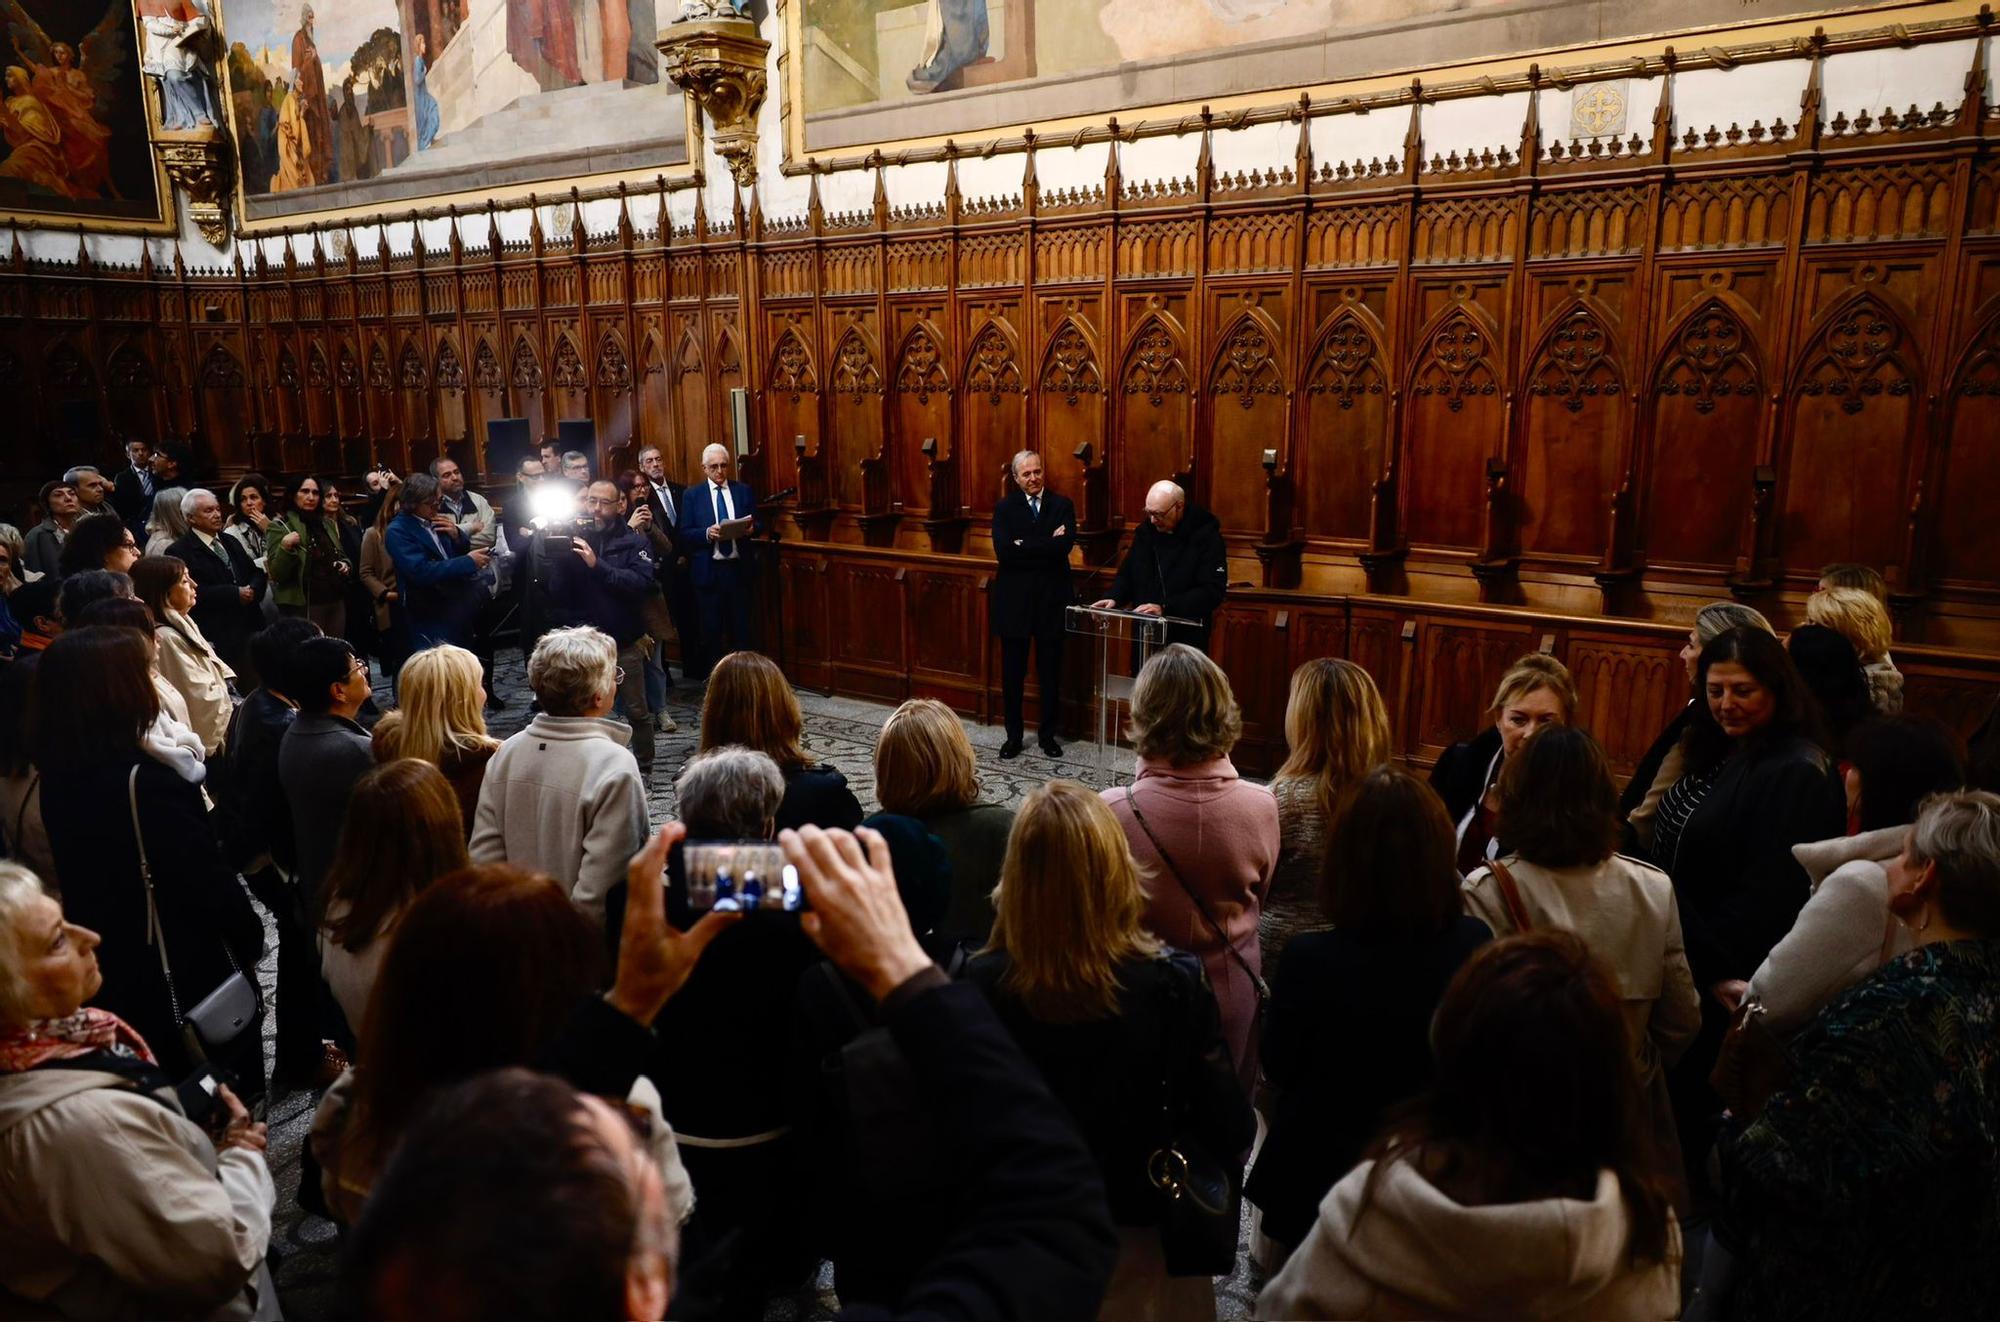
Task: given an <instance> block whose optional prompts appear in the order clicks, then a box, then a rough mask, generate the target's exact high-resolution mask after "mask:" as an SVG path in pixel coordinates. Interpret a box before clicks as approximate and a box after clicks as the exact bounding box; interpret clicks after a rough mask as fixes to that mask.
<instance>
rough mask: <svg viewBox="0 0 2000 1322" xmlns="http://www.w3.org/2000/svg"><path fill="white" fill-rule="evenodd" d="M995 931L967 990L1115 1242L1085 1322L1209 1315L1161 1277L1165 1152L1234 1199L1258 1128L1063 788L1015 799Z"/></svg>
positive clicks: (1097, 819)
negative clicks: (1062, 1113)
mask: <svg viewBox="0 0 2000 1322" xmlns="http://www.w3.org/2000/svg"><path fill="white" fill-rule="evenodd" d="M995 894H996V903H997V906H998V910H999V912H998V915H997V917H996V919H995V922H994V925H993V934H992V939H991V941H990V942H989V943H988V945H987V948H986V949H985V950H984V951H983V952H982V953H981V954H979V955H978V956H977V957H976V958H975V959H973V961H972V962H971V963H970V964H969V965H968V966H967V968H966V973H965V976H966V978H967V980H968V981H970V982H971V983H972V984H973V985H974V986H976V987H978V988H979V989H980V990H981V991H983V992H984V993H985V994H986V996H987V998H988V999H989V1000H991V1001H992V1002H993V1007H994V1009H995V1010H996V1011H997V1012H998V1013H999V1016H1000V1020H1001V1022H1002V1023H1004V1024H1006V1026H1007V1029H1008V1031H1009V1032H1010V1033H1011V1034H1012V1035H1013V1038H1014V1040H1015V1042H1016V1043H1017V1044H1019V1046H1020V1048H1021V1050H1022V1052H1023V1053H1024V1054H1025V1055H1026V1056H1027V1057H1028V1059H1029V1060H1031V1061H1033V1062H1034V1064H1035V1067H1036V1068H1037V1069H1038V1070H1040V1071H1041V1074H1042V1077H1043V1079H1045V1080H1046V1081H1047V1082H1048V1085H1049V1089H1050V1091H1052V1092H1053V1093H1055V1095H1056V1100H1058V1101H1059V1102H1061V1103H1062V1104H1063V1106H1064V1108H1065V1109H1066V1110H1067V1111H1068V1112H1069V1113H1070V1116H1071V1118H1072V1119H1073V1120H1074V1121H1075V1123H1076V1127H1077V1132H1078V1134H1079V1135H1080V1136H1081V1137H1082V1138H1083V1141H1084V1144H1085V1146H1086V1147H1088V1148H1089V1149H1090V1153H1091V1156H1092V1157H1094V1158H1095V1159H1096V1161H1097V1169H1098V1173H1099V1175H1100V1176H1101V1177H1102V1179H1103V1181H1104V1188H1105V1192H1106V1194H1107V1196H1108V1198H1109V1201H1110V1205H1111V1218H1112V1220H1113V1222H1114V1223H1116V1225H1117V1226H1118V1228H1119V1229H1118V1235H1119V1256H1118V1266H1117V1269H1116V1271H1115V1272H1114V1273H1113V1275H1112V1279H1111V1284H1110V1287H1109V1289H1108V1290H1107V1292H1106V1294H1105V1297H1104V1301H1103V1303H1102V1304H1101V1305H1100V1306H1099V1309H1098V1316H1100V1317H1105V1318H1121V1319H1122V1318H1160V1319H1172V1318H1201V1317H1213V1316H1214V1315H1215V1295H1214V1287H1213V1283H1212V1282H1211V1281H1210V1280H1209V1279H1208V1278H1207V1277H1203V1276H1172V1275H1169V1274H1168V1263H1167V1260H1166V1256H1165V1253H1164V1250H1163V1247H1162V1244H1161V1240H1160V1220H1161V1195H1160V1191H1159V1190H1158V1189H1157V1188H1156V1187H1155V1186H1154V1184H1153V1182H1152V1180H1151V1179H1150V1178H1148V1170H1149V1167H1150V1165H1151V1163H1152V1162H1153V1161H1155V1160H1157V1159H1158V1154H1159V1153H1160V1152H1161V1151H1162V1150H1163V1149H1168V1148H1173V1147H1175V1145H1177V1144H1183V1145H1188V1146H1189V1147H1190V1148H1192V1149H1194V1150H1195V1151H1197V1152H1199V1153H1200V1154H1201V1155H1202V1156H1203V1157H1204V1158H1206V1160H1208V1161H1209V1162H1213V1163H1217V1164H1219V1165H1221V1166H1222V1167H1224V1168H1225V1169H1227V1170H1228V1171H1229V1174H1230V1177H1231V1178H1230V1183H1231V1185H1232V1186H1233V1185H1234V1184H1235V1182H1236V1178H1237V1174H1238V1172H1240V1170H1241V1154H1242V1153H1243V1152H1244V1151H1245V1150H1247V1149H1248V1148H1249V1146H1250V1140H1251V1138H1252V1136H1253V1135H1254V1133H1255V1129H1256V1122H1255V1119H1254V1117H1253V1116H1252V1115H1251V1111H1250V1106H1249V1103H1248V1101H1247V1100H1246V1098H1245V1096H1244V1093H1243V1090H1242V1086H1241V1084H1240V1082H1239V1080H1238V1076H1237V1070H1236V1065H1235V1062H1234V1061H1233V1060H1232V1059H1231V1056H1230V1052H1229V1047H1228V1045H1227V1044H1226V1043H1225V1042H1224V1040H1223V1033H1222V1021H1221V1017H1220V1014H1219V1012H1218V1010H1217V1008H1216V1002H1215V994H1214V993H1213V992H1212V991H1211V990H1210V989H1209V986H1208V980H1207V977H1206V976H1205V975H1204V973H1203V971H1202V964H1201V960H1200V959H1198V958H1196V957H1195V956H1193V955H1187V954H1182V953H1180V952H1178V951H1174V950H1171V949H1169V948H1167V947H1165V946H1163V945H1161V943H1160V942H1159V941H1158V939H1156V938H1155V937H1154V936H1153V935H1152V934H1151V933H1150V932H1148V931H1147V930H1146V928H1145V926H1144V925H1143V924H1144V918H1145V914H1146V908H1147V902H1146V892H1145V890H1144V889H1143V888H1142V887H1141V885H1140V881H1139V866H1138V863H1137V861H1136V860H1135V859H1134V858H1133V856H1132V849H1131V846H1130V845H1129V844H1128V843H1127V842H1126V839H1125V833H1124V831H1123V829H1121V827H1120V825H1119V823H1118V820H1117V819H1116V818H1115V817H1113V816H1112V814H1111V812H1110V810H1109V809H1108V808H1107V807H1106V806H1105V803H1104V801H1103V800H1102V799H1101V798H1099V797H1098V796H1097V795H1096V794H1095V793H1093V792H1092V791H1091V790H1090V789H1088V788H1087V787H1085V786H1083V785H1079V784H1077V783H1076V782H1074V781H1067V780H1058V781H1053V782H1051V783H1049V784H1047V785H1044V786H1042V787H1041V788H1040V789H1038V790H1036V791H1034V793H1032V794H1030V795H1029V796H1028V800H1027V802H1026V803H1024V804H1023V805H1022V806H1021V812H1020V815H1019V817H1018V818H1017V819H1016V821H1015V824H1014V831H1013V835H1012V838H1011V839H1010V840H1009V841H1008V846H1007V857H1006V862H1005V863H1004V864H1003V867H1002V871H1001V881H1000V888H999V890H998V891H997V892H996V893H995Z"/></svg>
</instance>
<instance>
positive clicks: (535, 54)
mask: <svg viewBox="0 0 2000 1322" xmlns="http://www.w3.org/2000/svg"><path fill="white" fill-rule="evenodd" d="M6 2H7V0H0V3H6ZM158 2H159V3H195V2H196V0H158ZM207 2H208V3H218V2H219V3H221V4H222V5H223V7H224V11H225V12H223V14H222V15H221V22H222V28H223V33H224V36H225V38H226V39H227V41H228V46H229V56H228V61H227V68H228V80H227V85H228V89H229V94H230V95H229V105H230V114H231V116H232V118H233V120H234V124H235V129H236V134H237V137H238V139H239V141H240V142H241V144H242V159H243V168H242V170H241V178H242V194H243V196H242V199H241V202H242V206H241V209H240V212H239V214H240V215H242V216H243V217H244V219H245V221H246V222H247V223H248V224H250V225H251V226H253V227H254V226H255V225H256V224H257V223H258V222H260V221H274V222H275V221H278V220H281V219H283V218H288V217H293V216H299V215H303V214H308V213H311V212H313V211H320V210H331V209H335V208H345V207H354V206H367V205H371V204H378V205H379V204H386V203H390V202H400V201H405V200H413V199H418V198H432V197H438V196H443V195H449V194H453V193H460V192H468V191H479V192H484V191H485V190H489V189H491V188H492V187H494V186H495V185H498V184H503V183H539V182H543V181H551V182H552V181H556V180H561V179H563V178H566V177H569V176H572V175H576V174H581V173H585V172H586V169H585V162H584V157H585V156H586V155H588V156H589V157H590V162H589V167H588V170H587V172H588V173H592V174H595V173H599V172H600V171H601V170H602V169H603V168H605V162H606V158H607V155H608V156H609V158H610V162H611V164H613V165H614V166H617V167H621V168H630V169H633V170H646V169H659V168H662V167H666V166H672V165H679V164H682V163H684V162H685V161H686V159H687V145H686V118H685V112H684V110H683V109H682V103H681V99H680V98H679V96H678V95H676V94H672V89H671V87H668V86H665V85H663V84H662V83H661V81H660V72H659V52H658V51H657V50H655V49H654V47H653V38H654V35H655V33H656V32H657V26H656V23H655V18H656V13H655V0H207ZM672 2H673V0H661V3H672Z"/></svg>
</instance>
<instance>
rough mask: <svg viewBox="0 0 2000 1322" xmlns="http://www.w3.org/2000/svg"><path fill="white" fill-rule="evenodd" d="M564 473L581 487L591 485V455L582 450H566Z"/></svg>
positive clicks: (564, 453)
mask: <svg viewBox="0 0 2000 1322" xmlns="http://www.w3.org/2000/svg"><path fill="white" fill-rule="evenodd" d="M562 475H563V477H564V478H565V479H566V480H568V481H571V482H574V483H576V484H577V485H578V486H580V487H581V486H588V485H590V456H589V455H587V454H585V453H584V452H583V451H581V450H565V451H564V452H563V457H562Z"/></svg>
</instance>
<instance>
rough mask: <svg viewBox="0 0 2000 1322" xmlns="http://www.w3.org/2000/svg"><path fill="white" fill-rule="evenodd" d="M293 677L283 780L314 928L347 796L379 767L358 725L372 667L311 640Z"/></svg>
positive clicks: (349, 648)
mask: <svg viewBox="0 0 2000 1322" xmlns="http://www.w3.org/2000/svg"><path fill="white" fill-rule="evenodd" d="M292 675H293V678H294V680H295V681H296V682H297V684H298V686H299V691H298V692H297V693H295V694H293V695H292V696H293V697H294V698H296V699H297V700H298V704H299V711H298V716H297V717H296V718H295V719H294V720H293V721H292V724H291V727H290V728H289V729H287V730H286V731H285V738H284V742H283V743H282V744H281V745H280V746H279V748H278V779H279V782H280V783H281V784H282V785H283V786H284V791H285V801H286V803H287V804H289V805H290V810H291V815H292V840H293V845H294V848H296V849H297V851H298V860H299V867H298V874H297V882H298V886H299V890H300V896H301V898H302V900H303V902H304V905H305V912H306V914H307V915H308V916H309V917H311V918H313V919H315V920H316V919H317V918H318V916H319V914H320V912H321V904H320V879H321V878H322V877H324V876H325V875H326V869H327V866H328V865H329V864H331V863H332V862H333V854H334V850H335V848H336V847H337V846H338V844H339V841H340V826H341V822H342V821H344V820H345V819H346V816H347V796H348V795H349V794H351V793H353V791H354V783H355V782H356V781H358V780H360V779H361V777H362V776H363V775H364V774H366V773H367V771H368V768H370V767H372V766H374V765H375V754H374V750H373V748H372V747H371V745H370V743H369V740H368V732H367V731H366V730H363V729H362V728H361V725H360V723H359V722H358V721H356V720H355V718H356V717H357V716H359V715H360V714H361V707H362V704H363V703H365V702H367V701H368V695H369V688H368V663H367V662H365V661H363V660H362V659H361V658H360V657H359V656H357V655H355V652H354V648H353V645H352V644H350V643H348V641H347V640H346V639H344V638H331V637H321V638H308V639H306V640H305V641H304V642H302V643H300V644H299V645H298V648H297V650H296V651H295V652H294V654H293V661H292Z"/></svg>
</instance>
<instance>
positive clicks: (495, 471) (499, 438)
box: [486, 418, 534, 481]
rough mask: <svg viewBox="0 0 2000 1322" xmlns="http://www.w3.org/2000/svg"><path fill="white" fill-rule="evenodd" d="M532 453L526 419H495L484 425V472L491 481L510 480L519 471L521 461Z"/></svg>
mask: <svg viewBox="0 0 2000 1322" xmlns="http://www.w3.org/2000/svg"><path fill="white" fill-rule="evenodd" d="M533 453H534V451H533V450H532V449H530V448H529V446H528V420H527V419H526V418H495V419H494V420H493V421H491V422H489V423H487V424H486V471H487V473H488V474H490V475H491V476H492V478H493V480H495V481H505V480H507V479H509V478H512V477H513V476H514V474H516V473H518V472H520V471H521V461H522V460H523V459H526V458H527V457H528V456H530V455H531V454H533Z"/></svg>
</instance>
